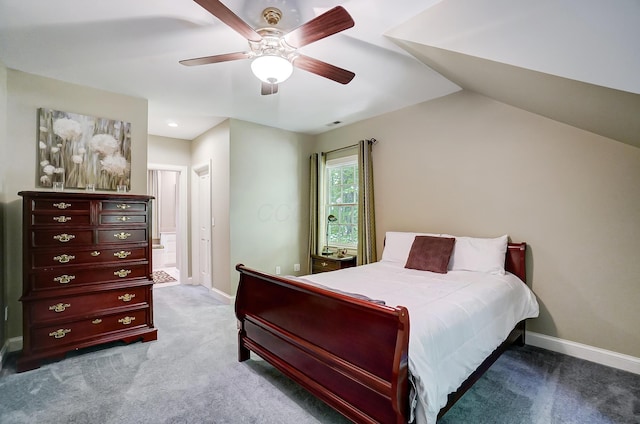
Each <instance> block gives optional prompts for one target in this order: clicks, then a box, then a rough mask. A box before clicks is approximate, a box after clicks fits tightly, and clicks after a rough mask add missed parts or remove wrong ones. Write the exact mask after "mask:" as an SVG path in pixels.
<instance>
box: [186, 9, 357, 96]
mask: <svg viewBox="0 0 640 424" xmlns="http://www.w3.org/2000/svg"><path fill="white" fill-rule="evenodd" d="M194 1H195V2H196V3H198V4H199V5H200V6H202V7H203V8H204V9H206V10H207V11H208V12H209V13H211V14H212V15H214V16H215V17H217V18H218V19H220V20H221V21H222V22H224V23H225V24H227V25H228V26H229V27H231V29H233V30H235V31H236V32H238V33H239V34H240V35H242V36H243V37H245V38H246V39H247V41H248V42H249V48H250V50H249V51H244V52H236V53H226V54H219V55H215V56H205V57H199V58H195V59H187V60H181V61H180V63H181V64H182V65H186V66H197V65H207V64H210V63H218V62H228V61H232V60H239V59H253V61H252V62H251V69H252V71H253V73H254V74H255V75H256V76H257V77H258V78H259V79H260V80H261V81H262V90H261V93H262V94H263V95H267V94H274V93H277V92H278V84H279V83H281V82H283V81H284V80H286V79H287V78H289V76H290V75H291V73H292V72H293V67H294V66H295V67H296V68H299V69H302V70H305V71H307V72H311V73H314V74H316V75H320V76H321V77H324V78H328V79H330V80H333V81H336V82H339V83H340V84H348V83H349V82H350V81H351V80H352V79H353V77H354V76H355V74H354V73H353V72H351V71H347V70H346V69H342V68H339V67H337V66H334V65H331V64H329V63H326V62H323V61H321V60H318V59H314V58H312V57H309V56H305V55H303V54H300V53H298V51H297V49H299V48H300V47H303V46H306V45H307V44H311V43H313V42H315V41H318V40H321V39H323V38H325V37H328V36H330V35H333V34H336V33H338V32H340V31H344V30H345V29H348V28H351V27H352V26H353V25H354V22H353V19H352V18H351V15H349V13H348V12H347V11H346V10H345V9H344V8H343V7H342V6H336V7H334V8H333V9H331V10H329V11H327V12H325V13H323V14H322V15H319V16H317V17H315V18H313V19H311V20H310V21H308V22H307V23H305V24H302V25H301V26H299V27H297V28H295V29H293V30H292V31H290V32H288V33H284V32H283V31H281V30H279V29H277V28H274V26H276V25H278V22H279V21H280V18H281V17H282V12H281V11H280V10H278V9H277V8H275V7H268V8H266V9H264V10H263V12H262V16H263V18H264V19H265V21H266V23H267V24H268V26H266V27H265V28H259V29H253V28H252V27H250V26H249V25H248V24H247V23H246V22H245V21H243V20H242V19H241V18H240V17H239V16H238V15H236V14H235V13H234V12H233V11H231V10H230V9H229V8H228V7H227V6H225V5H224V4H222V2H220V1H218V0H194Z"/></svg>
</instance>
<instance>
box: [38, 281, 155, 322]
mask: <svg viewBox="0 0 640 424" xmlns="http://www.w3.org/2000/svg"><path fill="white" fill-rule="evenodd" d="M150 290H151V288H150V286H140V287H129V288H121V289H116V290H109V291H104V292H99V293H92V294H81V295H77V296H64V295H62V296H58V297H52V298H49V299H43V300H37V301H34V302H30V303H29V308H28V309H29V315H30V316H31V319H33V320H36V321H38V322H40V321H42V322H44V321H51V320H64V319H74V318H75V319H77V318H78V317H82V316H86V315H87V314H100V313H106V312H107V311H109V309H113V308H123V307H130V306H140V305H143V306H144V305H146V304H148V303H149V292H150Z"/></svg>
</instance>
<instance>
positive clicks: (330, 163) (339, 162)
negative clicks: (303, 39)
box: [322, 154, 359, 250]
mask: <svg viewBox="0 0 640 424" xmlns="http://www.w3.org/2000/svg"><path fill="white" fill-rule="evenodd" d="M354 165H355V168H356V172H359V170H358V155H357V154H355V155H349V156H343V157H340V158H336V159H328V160H327V161H326V163H325V172H324V182H323V189H324V190H323V192H324V193H323V194H324V196H323V198H324V202H323V214H322V216H323V220H324V227H325V228H324V230H325V231H324V232H323V234H322V239H323V240H324V243H323V245H322V246H323V247H324V246H327V245H328V246H329V247H330V248H333V249H334V250H335V249H336V248H337V249H349V250H356V249H357V248H358V242H357V240H356V242H355V243H329V242H328V240H327V232H326V230H327V227H326V226H327V225H353V226H355V227H356V230H357V226H358V224H357V208H358V206H359V205H358V195H357V190H358V180H357V178H356V181H355V185H356V196H355V199H354V203H341V204H330V203H329V199H330V198H331V196H330V185H329V184H330V181H329V179H330V175H331V169H332V168H339V167H343V166H354ZM336 206H337V207H342V206H355V208H356V223H355V224H344V223H339V221H338V223H336V224H328V222H327V217H328V216H329V210H330V208H331V207H336ZM338 218H339V217H338Z"/></svg>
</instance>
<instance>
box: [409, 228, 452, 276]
mask: <svg viewBox="0 0 640 424" xmlns="http://www.w3.org/2000/svg"><path fill="white" fill-rule="evenodd" d="M455 242H456V239H455V238H449V237H432V236H416V238H415V239H414V240H413V244H412V245H411V250H410V251H409V258H407V263H406V265H405V266H404V267H405V268H411V269H419V270H421V271H431V272H437V273H440V274H446V273H447V267H448V266H449V259H450V258H451V253H453V245H454V243H455Z"/></svg>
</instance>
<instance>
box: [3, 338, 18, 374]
mask: <svg viewBox="0 0 640 424" xmlns="http://www.w3.org/2000/svg"><path fill="white" fill-rule="evenodd" d="M18 350H22V337H13V338H11V339H7V340H6V341H5V342H4V345H2V347H1V348H0V370H1V369H2V367H3V366H4V363H5V361H6V359H7V356H8V355H9V354H10V353H11V352H17V351H18Z"/></svg>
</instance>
